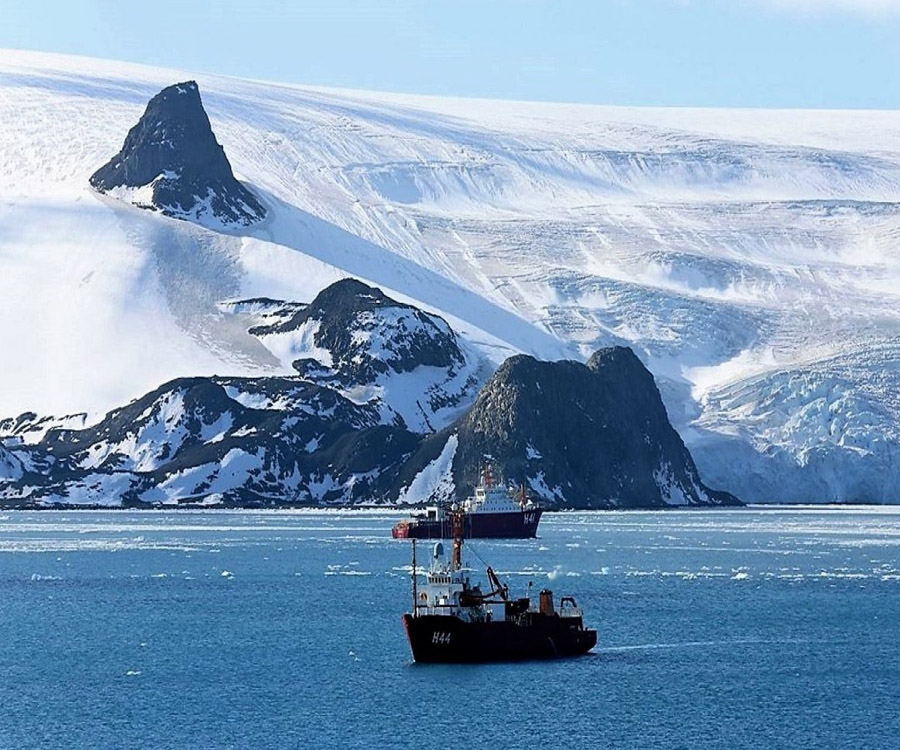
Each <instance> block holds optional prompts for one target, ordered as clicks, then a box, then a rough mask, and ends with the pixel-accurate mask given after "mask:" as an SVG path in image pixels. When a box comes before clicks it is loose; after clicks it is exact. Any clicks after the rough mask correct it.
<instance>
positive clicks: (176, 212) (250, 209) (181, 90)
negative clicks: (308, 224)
mask: <svg viewBox="0 0 900 750" xmlns="http://www.w3.org/2000/svg"><path fill="white" fill-rule="evenodd" d="M90 182H91V185H92V186H93V187H94V188H95V189H97V190H99V191H100V192H102V193H108V194H110V195H112V196H114V197H117V198H121V199H123V200H126V201H128V202H131V203H133V204H135V205H137V206H139V207H141V208H147V209H151V210H157V211H160V212H162V213H164V214H166V215H167V216H172V217H174V218H178V219H190V220H194V221H198V222H200V223H203V224H208V225H213V226H215V225H222V226H227V225H249V224H252V223H254V222H256V221H259V220H260V219H262V218H264V217H265V215H266V210H265V208H264V207H263V206H262V204H261V203H260V202H259V201H258V200H257V198H256V197H255V196H254V195H253V194H252V193H251V192H250V191H249V190H247V188H245V187H244V186H243V185H242V184H241V183H240V182H238V181H237V180H236V179H235V177H234V173H233V172H232V171H231V164H230V163H229V162H228V158H227V157H226V156H225V150H224V149H223V148H222V146H221V145H220V144H219V143H218V142H217V141H216V137H215V135H214V134H213V131H212V127H211V126H210V123H209V118H208V117H207V115H206V111H205V110H204V108H203V102H202V101H201V99H200V89H199V87H198V86H197V83H196V82H195V81H186V82H184V83H177V84H175V85H174V86H168V87H167V88H164V89H163V90H162V91H160V92H159V93H158V94H157V95H156V96H154V97H153V98H152V99H151V100H150V102H149V103H148V104H147V108H146V110H145V111H144V114H143V116H142V117H141V119H140V120H138V122H137V124H136V125H135V126H134V127H133V128H131V130H130V131H128V135H127V136H126V138H125V143H124V145H123V146H122V150H121V151H119V153H118V154H116V155H115V156H114V157H113V158H112V159H111V160H110V161H109V162H108V163H106V164H105V165H104V166H102V167H101V168H100V169H98V170H97V171H96V172H95V173H94V174H93V175H92V176H91V179H90Z"/></svg>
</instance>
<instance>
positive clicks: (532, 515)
mask: <svg viewBox="0 0 900 750" xmlns="http://www.w3.org/2000/svg"><path fill="white" fill-rule="evenodd" d="M461 510H462V512H463V514H464V521H463V534H464V536H466V537H467V538H469V539H479V538H487V537H492V538H496V539H533V538H534V537H535V536H537V528H538V524H539V523H540V522H541V514H542V513H543V512H544V511H543V509H542V508H540V507H539V506H538V505H536V504H535V503H534V501H532V500H531V499H530V498H528V497H526V496H525V490H524V488H523V489H522V490H520V492H519V494H518V496H516V493H515V492H513V491H512V490H510V489H509V488H507V487H506V486H504V485H503V483H502V482H496V481H495V480H494V477H493V471H492V469H491V466H490V464H486V465H485V467H484V470H483V471H482V472H481V477H480V480H479V483H478V486H476V487H475V493H474V494H473V495H472V496H471V497H469V498H467V499H466V500H465V502H463V503H462V506H461ZM452 533H453V530H452V514H451V513H450V512H448V509H447V508H446V507H444V506H440V505H438V506H432V507H429V508H426V509H425V513H423V514H421V515H418V516H414V517H412V518H408V519H404V520H402V521H398V522H397V523H396V524H394V527H393V528H392V529H391V535H392V536H393V537H394V539H448V538H450V537H451V536H452Z"/></svg>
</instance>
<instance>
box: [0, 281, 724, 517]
mask: <svg viewBox="0 0 900 750" xmlns="http://www.w3.org/2000/svg"><path fill="white" fill-rule="evenodd" d="M223 309H227V310H230V311H232V312H234V313H235V314H251V315H253V316H254V319H255V320H257V321H258V322H259V324H258V326H257V329H254V330H255V333H256V335H258V336H259V337H260V340H261V341H263V343H265V344H266V345H267V346H272V347H273V351H276V350H279V349H281V350H283V352H284V356H286V357H287V358H288V361H295V360H294V359H293V356H294V355H297V356H298V359H297V360H296V369H297V371H298V373H299V374H298V375H295V376H291V377H262V378H227V377H211V378H208V377H201V378H181V379H178V380H174V381H172V382H170V383H167V384H165V385H163V386H161V387H160V388H158V389H156V390H155V391H153V392H151V393H148V394H147V395H145V396H143V397H141V398H140V399H137V400H136V401H133V402H132V403H130V404H128V405H127V406H124V407H122V408H120V409H116V410H114V411H112V412H110V413H109V414H107V415H106V417H105V418H104V419H103V420H102V421H101V422H100V423H98V424H96V425H94V426H90V427H87V428H85V427H84V421H83V415H76V417H71V418H67V420H47V419H40V418H38V417H36V416H35V415H33V414H26V415H23V416H22V417H20V418H18V419H15V420H5V421H3V422H0V438H2V439H3V440H4V441H5V444H3V443H0V503H3V504H5V505H35V504H45V503H64V504H70V505H82V506H83V505H122V504H124V505H133V506H144V505H160V504H183V503H189V504H198V503H202V504H220V505H226V506H262V505H265V506H278V505H352V504H357V503H390V502H395V501H397V499H398V498H401V499H402V500H404V501H407V502H424V501H427V500H435V499H440V500H448V499H452V498H453V497H454V495H456V496H460V495H464V494H466V493H468V492H469V491H471V488H472V485H473V484H474V483H475V481H476V479H477V476H478V472H479V471H480V469H481V466H482V460H483V456H484V455H485V454H486V453H490V454H491V455H492V456H493V457H494V463H495V465H496V466H497V467H498V468H500V469H502V471H503V473H504V474H505V475H506V477H507V478H508V479H509V480H512V481H515V482H517V483H518V482H524V483H526V484H527V485H528V486H529V488H530V491H531V493H532V494H533V495H536V496H538V497H539V498H540V499H541V500H542V502H543V503H544V504H545V505H547V506H550V507H566V508H606V507H659V506H664V505H683V504H728V503H736V502H737V501H736V499H735V498H733V497H732V496H730V495H728V494H726V493H719V492H714V491H712V490H709V489H708V488H706V487H705V486H704V485H703V484H702V482H701V481H700V478H699V476H698V474H697V470H696V468H695V466H694V462H693V460H692V459H691V456H690V454H689V453H688V451H687V449H686V448H685V446H684V443H682V441H681V438H680V437H679V436H678V434H677V433H676V432H675V430H674V429H673V428H672V426H671V425H670V424H669V421H668V418H667V416H666V411H665V408H664V407H663V404H662V401H661V400H660V397H659V392H658V391H657V389H656V385H655V383H654V381H653V377H652V375H651V374H650V373H649V372H648V371H647V370H646V369H645V368H644V366H643V365H642V364H641V362H640V361H639V360H638V359H637V357H636V356H635V355H634V354H633V353H632V351H631V350H630V349H623V348H613V349H604V350H601V351H599V352H597V353H596V354H595V355H594V356H593V357H592V358H591V360H590V361H589V362H588V363H587V364H586V365H584V364H580V363H578V362H568V361H565V362H539V361H537V360H535V359H533V358H531V357H527V356H517V357H513V358H511V359H509V360H507V361H506V362H505V363H504V364H503V365H502V366H501V367H500V369H499V370H498V371H497V372H496V374H495V375H494V376H493V377H492V378H491V379H490V380H489V381H488V382H487V384H486V385H485V386H484V387H483V388H482V390H481V392H480V393H479V394H478V397H477V400H475V403H474V406H472V407H471V409H470V410H469V412H468V413H467V414H465V415H464V416H463V417H461V418H458V417H457V418H455V419H456V421H455V422H452V421H449V420H448V422H449V423H450V426H446V425H441V426H442V427H443V429H442V430H440V431H438V430H437V429H433V428H430V427H427V426H426V427H423V424H424V425H427V423H428V421H429V419H428V417H429V415H430V418H431V420H434V421H437V420H438V419H442V418H445V417H446V415H447V414H449V413H452V406H453V405H456V406H458V405H459V404H462V405H463V408H464V407H465V406H466V405H467V404H469V403H471V400H469V401H466V400H465V399H469V398H470V396H469V394H470V392H472V393H473V392H474V383H475V381H474V375H473V374H472V373H473V369H472V366H471V363H470V362H469V361H468V358H467V357H466V355H465V353H464V352H463V350H461V349H460V347H459V346H458V343H457V340H456V337H455V335H454V333H453V331H452V330H451V329H450V328H449V326H447V324H446V323H445V322H444V321H443V320H442V319H441V318H439V317H437V316H434V315H431V314H428V313H425V312H423V311H421V310H418V309H417V308H414V307H411V306H409V305H404V304H401V303H398V302H396V301H394V300H391V299H390V298H389V297H387V296H386V295H384V294H383V293H382V292H381V291H379V290H377V289H373V288H372V287H369V286H366V285H365V284H361V283H360V282H357V281H352V280H344V281H341V282H338V283H336V284H334V285H332V286H331V287H329V288H328V289H326V290H324V291H323V292H322V293H320V294H319V295H318V296H317V297H316V299H315V300H314V301H313V302H312V303H311V304H309V305H305V306H303V305H299V304H297V303H281V302H278V301H275V300H269V299H255V300H247V301H243V302H232V303H228V304H227V305H224V306H223ZM260 321H261V322H260ZM279 337H280V338H279ZM300 355H303V356H300ZM447 404H450V406H448V405H447ZM426 405H427V406H426ZM416 408H418V410H419V411H418V412H417V411H416ZM417 414H421V415H423V419H422V420H420V421H419V422H417V423H415V424H411V423H413V422H415V419H416V416H417Z"/></svg>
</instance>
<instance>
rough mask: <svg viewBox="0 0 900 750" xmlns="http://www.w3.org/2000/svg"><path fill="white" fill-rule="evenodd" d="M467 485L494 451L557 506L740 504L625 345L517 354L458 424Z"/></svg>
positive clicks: (458, 470) (457, 468)
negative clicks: (703, 468) (698, 454)
mask: <svg viewBox="0 0 900 750" xmlns="http://www.w3.org/2000/svg"><path fill="white" fill-rule="evenodd" d="M456 431H457V435H458V445H459V447H458V449H457V451H456V455H455V457H454V463H453V476H454V482H455V484H456V486H457V487H458V488H460V490H461V491H462V492H463V493H465V492H468V491H470V490H471V488H472V486H473V485H474V483H475V482H476V480H477V477H478V474H479V471H480V469H481V466H482V463H483V457H484V455H485V454H490V455H491V456H493V458H494V461H495V463H496V465H498V466H500V467H502V468H503V470H504V473H505V474H506V476H507V477H508V478H509V479H510V480H512V481H514V482H516V483H523V484H525V485H526V487H528V488H529V489H530V491H531V492H532V493H533V494H535V495H536V496H538V497H539V498H540V499H541V500H542V501H543V502H544V503H545V504H547V505H550V506H556V507H581V508H584V507H588V508H604V507H648V506H665V505H695V504H731V503H737V500H736V499H735V498H734V497H732V496H731V495H728V494H727V493H721V492H716V491H714V490H710V489H709V488H707V487H706V486H705V485H704V484H703V483H702V482H701V481H700V477H699V474H698V473H697V468H696V466H695V465H694V461H693V459H692V458H691V455H690V453H689V452H688V450H687V448H686V447H685V445H684V443H683V442H682V440H681V438H680V437H679V435H678V433H677V432H676V431H675V429H674V428H673V427H672V425H671V424H670V422H669V420H668V417H667V415H666V410H665V407H664V405H663V403H662V400H661V398H660V395H659V391H658V390H657V388H656V384H655V382H654V380H653V376H652V375H651V374H650V372H649V371H648V370H647V369H646V368H645V367H644V365H643V364H642V363H641V361H640V360H639V359H638V358H637V357H636V356H635V354H634V353H633V352H632V351H631V350H630V349H627V348H624V347H614V348H611V349H604V350H601V351H598V352H597V353H595V354H594V355H593V356H592V357H591V359H590V360H589V362H588V363H587V364H586V365H585V364H581V363H579V362H574V361H561V362H541V361H538V360H536V359H534V358H533V357H529V356H526V355H519V356H516V357H511V358H510V359H508V360H507V361H506V362H504V363H503V365H502V366H501V367H500V368H499V369H498V370H497V372H496V373H495V374H494V376H493V377H492V378H491V379H490V380H489V381H488V382H487V384H485V386H484V387H483V388H482V390H481V392H480V393H479V395H478V398H477V400H476V402H475V405H474V406H473V408H472V409H471V411H470V412H469V413H468V414H467V415H466V416H465V417H464V418H463V419H462V420H461V421H460V423H459V424H458V425H457V427H456Z"/></svg>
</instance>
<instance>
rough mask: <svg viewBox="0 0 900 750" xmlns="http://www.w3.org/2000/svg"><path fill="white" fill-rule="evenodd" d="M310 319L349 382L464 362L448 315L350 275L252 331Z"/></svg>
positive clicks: (304, 365)
mask: <svg viewBox="0 0 900 750" xmlns="http://www.w3.org/2000/svg"><path fill="white" fill-rule="evenodd" d="M310 324H313V325H315V333H314V334H313V337H312V338H313V342H314V343H315V345H316V347H318V348H320V349H323V350H326V351H328V352H329V354H330V356H331V360H332V363H331V365H330V367H331V369H332V370H333V371H334V372H335V374H337V375H339V376H340V377H341V378H342V379H343V380H345V381H346V382H352V383H370V382H372V381H374V380H375V379H376V378H377V377H378V376H379V375H381V374H384V373H386V372H388V371H393V372H398V373H399V372H411V371H412V370H414V369H415V368H417V367H420V366H422V365H425V366H430V367H443V368H451V369H452V368H454V367H459V366H461V365H463V364H464V362H465V357H464V356H463V353H462V351H460V348H459V344H458V343H457V340H456V334H454V333H453V330H452V329H451V328H450V326H448V325H447V323H446V321H445V320H444V319H443V318H440V317H438V316H437V315H432V314H430V313H427V312H424V311H423V310H419V309H418V308H416V307H413V306H412V305H406V304H403V303H402V302H397V301H396V300H394V299H391V298H390V297H388V296H387V295H386V294H385V293H384V292H382V291H381V290H380V289H377V288H375V287H371V286H368V285H367V284H364V283H363V282H361V281H357V280H356V279H351V278H347V279H341V280H340V281H337V282H335V283H334V284H331V285H330V286H328V287H326V288H325V289H323V290H322V291H321V292H320V293H319V294H318V295H317V296H316V298H315V299H314V300H313V301H312V302H311V303H310V304H309V305H307V306H306V307H304V308H303V309H302V310H299V311H297V312H296V313H295V314H294V315H292V316H291V317H290V318H288V319H287V320H285V321H283V322H280V323H277V324H275V325H268V326H257V327H254V328H251V329H250V333H252V334H254V335H256V336H260V337H265V336H268V335H272V334H279V333H290V332H291V331H297V330H299V329H300V328H302V327H303V326H308V325H310ZM319 364H321V363H319ZM309 366H310V364H309V360H304V359H301V360H298V361H297V362H296V363H295V364H294V367H295V369H296V370H298V372H300V373H301V374H304V373H305V372H306V371H307V369H308V367H309ZM313 366H314V367H315V366H317V365H313Z"/></svg>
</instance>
